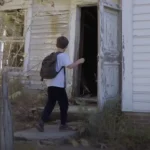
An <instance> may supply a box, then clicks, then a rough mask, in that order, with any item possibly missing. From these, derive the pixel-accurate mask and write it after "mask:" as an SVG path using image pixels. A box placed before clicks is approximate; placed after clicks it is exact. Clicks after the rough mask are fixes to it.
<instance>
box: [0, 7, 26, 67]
mask: <svg viewBox="0 0 150 150" xmlns="http://www.w3.org/2000/svg"><path fill="white" fill-rule="evenodd" d="M24 14H25V12H24V11H23V10H20V9H19V10H11V11H3V12H0V19H1V22H2V24H1V25H0V40H1V41H2V44H3V50H2V49H1V51H3V61H4V63H5V64H7V65H8V66H9V67H22V66H23V62H24V19H25V18H24V16H25V15H24Z"/></svg>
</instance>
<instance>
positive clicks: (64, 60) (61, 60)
mask: <svg viewBox="0 0 150 150" xmlns="http://www.w3.org/2000/svg"><path fill="white" fill-rule="evenodd" d="M70 64H72V62H71V61H70V58H69V55H68V54H67V53H60V54H58V55H57V64H56V71H59V70H60V69H61V67H63V66H64V67H67V66H69V65H70ZM45 83H46V85H47V87H50V86H55V87H60V88H64V87H65V76H64V69H62V70H61V71H60V72H59V73H58V75H57V76H56V77H55V78H54V79H50V80H49V79H46V80H45Z"/></svg>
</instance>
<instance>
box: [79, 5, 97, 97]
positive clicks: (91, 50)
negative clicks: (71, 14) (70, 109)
mask: <svg viewBox="0 0 150 150" xmlns="http://www.w3.org/2000/svg"><path fill="white" fill-rule="evenodd" d="M97 18H98V17H97V6H92V7H83V8H81V29H80V33H81V35H80V57H84V58H85V60H86V61H85V63H84V64H83V65H82V67H81V71H80V74H81V82H80V96H83V97H85V96H88V97H96V96H97V52H98V35H97V34H98V19H97Z"/></svg>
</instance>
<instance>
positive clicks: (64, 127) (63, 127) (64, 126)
mask: <svg viewBox="0 0 150 150" xmlns="http://www.w3.org/2000/svg"><path fill="white" fill-rule="evenodd" d="M59 130H60V131H70V130H72V128H71V127H69V126H68V125H60V127H59Z"/></svg>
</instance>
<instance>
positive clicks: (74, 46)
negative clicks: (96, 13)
mask: <svg viewBox="0 0 150 150" xmlns="http://www.w3.org/2000/svg"><path fill="white" fill-rule="evenodd" d="M97 4H98V3H97V0H92V1H90V0H86V1H77V0H76V1H74V0H72V2H71V7H70V14H71V15H70V35H69V37H70V38H69V39H70V44H69V55H70V58H71V60H72V61H76V60H77V59H78V54H79V46H80V17H81V8H82V7H89V6H98V5H97ZM70 73H71V74H70V76H71V78H72V79H71V81H72V83H71V85H72V89H71V91H72V93H71V96H72V97H76V96H77V94H78V93H79V87H78V86H79V85H78V83H79V82H77V81H78V78H79V77H78V74H79V69H77V68H76V69H74V70H73V71H71V72H70Z"/></svg>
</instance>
